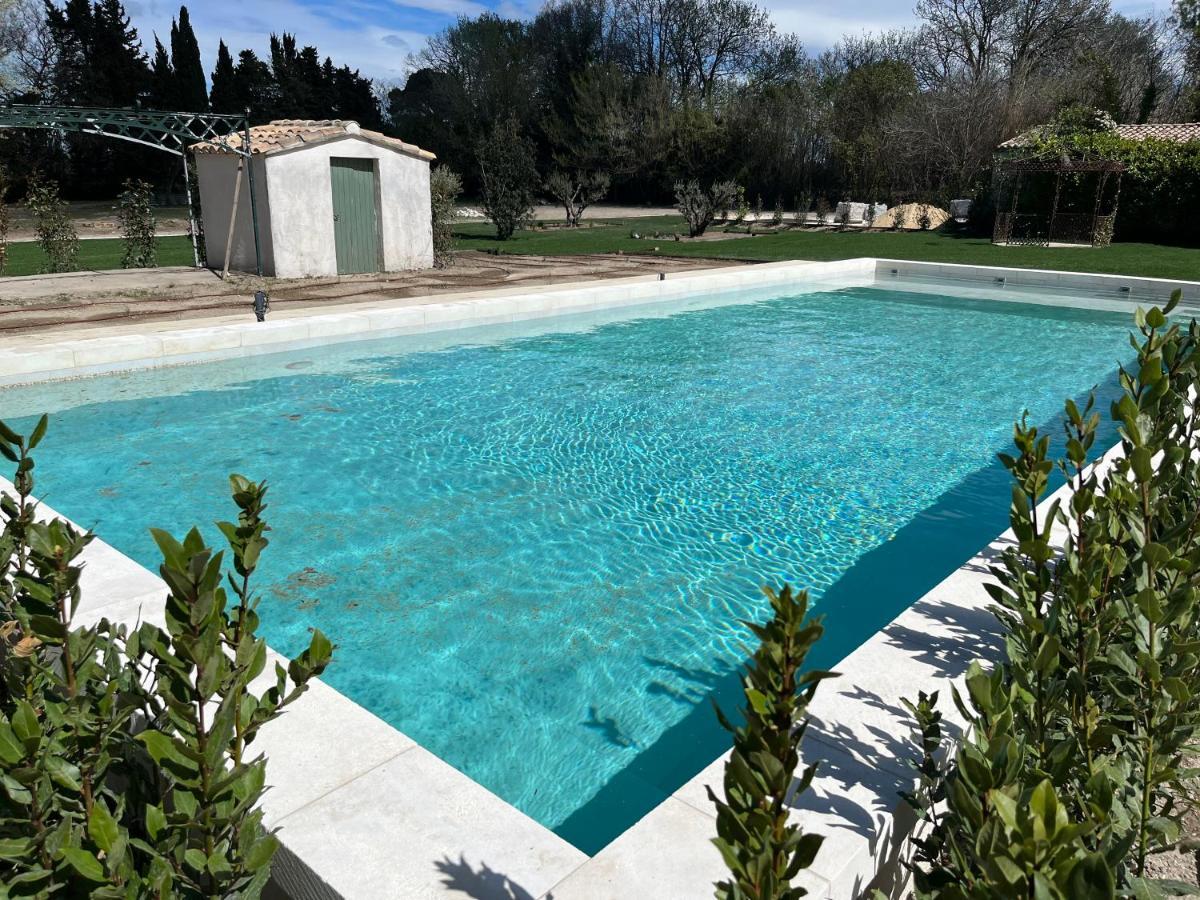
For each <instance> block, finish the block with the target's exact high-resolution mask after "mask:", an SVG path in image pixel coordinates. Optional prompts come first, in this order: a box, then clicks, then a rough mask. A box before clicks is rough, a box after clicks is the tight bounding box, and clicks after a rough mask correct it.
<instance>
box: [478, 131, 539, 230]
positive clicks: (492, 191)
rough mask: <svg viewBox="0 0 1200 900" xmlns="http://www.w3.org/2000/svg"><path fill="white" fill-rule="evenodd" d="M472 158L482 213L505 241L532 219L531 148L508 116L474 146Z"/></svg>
mask: <svg viewBox="0 0 1200 900" xmlns="http://www.w3.org/2000/svg"><path fill="white" fill-rule="evenodd" d="M475 155H476V158H477V159H478V161H479V176H480V183H481V185H482V188H483V208H484V211H485V212H486V213H487V215H488V218H489V219H491V220H492V224H494V225H495V226H496V237H497V238H499V239H500V240H502V241H507V240H508V239H509V238H510V237H512V235H513V232H514V231H516V230H517V229H518V228H520V227H521V226H523V225H524V224H526V223H527V222H529V221H530V220H531V219H532V218H533V201H534V194H533V192H534V191H535V190H536V189H537V185H538V173H537V168H536V166H535V163H534V151H533V146H532V144H531V143H530V142H529V140H528V139H527V138H526V137H525V136H524V135H523V134H522V133H521V126H520V124H519V123H518V122H517V119H516V117H515V116H509V117H508V118H506V119H502V120H501V121H500V122H497V123H496V125H495V126H493V128H492V130H491V132H490V133H489V134H488V136H487V137H486V138H484V139H483V140H481V141H480V142H479V143H478V144H477V145H476V147H475Z"/></svg>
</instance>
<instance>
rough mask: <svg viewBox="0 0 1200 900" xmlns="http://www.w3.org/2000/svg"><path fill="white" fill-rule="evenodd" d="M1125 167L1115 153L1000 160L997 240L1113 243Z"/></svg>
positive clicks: (1021, 243)
mask: <svg viewBox="0 0 1200 900" xmlns="http://www.w3.org/2000/svg"><path fill="white" fill-rule="evenodd" d="M1124 171H1125V166H1124V165H1123V164H1122V163H1120V162H1118V161H1116V160H1110V159H1053V160H1044V159H1010V160H1004V161H1001V162H999V163H998V164H997V167H996V228H995V231H994V232H993V234H992V242H993V243H996V244H1013V245H1019V246H1032V247H1049V246H1050V245H1052V244H1090V245H1091V246H1093V247H1106V246H1108V245H1109V244H1110V243H1112V238H1113V227H1114V225H1115V224H1116V220H1117V202H1118V200H1119V198H1120V194H1121V175H1122V173H1123V172H1124ZM1031 210H1033V211H1031Z"/></svg>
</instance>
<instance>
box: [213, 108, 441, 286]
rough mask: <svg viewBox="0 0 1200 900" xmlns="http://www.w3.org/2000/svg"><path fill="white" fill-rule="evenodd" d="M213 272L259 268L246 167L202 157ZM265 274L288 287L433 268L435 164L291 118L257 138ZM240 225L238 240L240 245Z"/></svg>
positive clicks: (216, 150)
mask: <svg viewBox="0 0 1200 900" xmlns="http://www.w3.org/2000/svg"><path fill="white" fill-rule="evenodd" d="M192 150H193V152H194V153H195V159H196V176H197V180H198V181H199V186H200V204H201V210H202V215H203V220H204V238H205V247H206V250H207V255H208V261H209V265H211V266H213V267H214V268H224V267H225V264H226V247H227V246H228V248H229V268H231V269H235V270H246V271H253V270H254V268H255V247H254V217H253V216H252V215H251V209H250V191H249V190H248V185H247V179H246V177H245V173H244V170H243V166H244V158H243V157H240V156H239V155H238V154H235V153H231V152H229V151H226V150H223V149H222V148H220V147H217V146H214V145H212V144H197V145H195V146H194V147H193V148H192ZM250 153H251V157H250V165H251V166H253V174H254V182H255V200H256V202H255V210H256V211H257V214H258V233H259V242H260V245H261V252H262V261H263V274H264V275H272V276H275V277H278V278H303V277H310V276H319V275H338V274H341V275H348V274H354V273H359V272H379V271H389V272H390V271H399V270H403V269H417V268H426V267H429V266H432V265H433V234H432V230H431V227H430V211H429V164H430V162H431V161H432V160H433V159H434V155H433V154H432V153H430V152H428V151H426V150H422V149H421V148H420V147H417V146H415V145H413V144H409V143H406V142H404V141H401V140H397V139H396V138H391V137H388V136H386V135H384V134H380V133H379V132H375V131H368V130H366V129H363V128H360V127H359V126H358V123H356V122H351V121H342V120H338V119H332V120H328V119H326V120H299V119H283V120H279V121H275V122H271V123H270V124H268V125H259V126H256V127H254V128H252V129H250ZM231 226H232V239H231V234H230V232H231Z"/></svg>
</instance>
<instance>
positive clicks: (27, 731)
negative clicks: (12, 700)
mask: <svg viewBox="0 0 1200 900" xmlns="http://www.w3.org/2000/svg"><path fill="white" fill-rule="evenodd" d="M12 729H13V731H14V732H16V735H17V737H18V738H20V740H21V742H22V743H24V744H25V747H26V749H28V750H32V749H33V748H34V747H36V746H37V744H38V741H39V740H41V737H42V726H41V725H40V724H39V723H38V717H37V713H36V712H35V711H34V709H33V705H32V704H31V703H30V702H29V701H28V700H21V701H18V703H17V708H16V710H15V711H14V712H13V717H12Z"/></svg>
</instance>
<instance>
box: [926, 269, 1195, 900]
mask: <svg viewBox="0 0 1200 900" xmlns="http://www.w3.org/2000/svg"><path fill="white" fill-rule="evenodd" d="M1179 299H1180V294H1179V292H1176V293H1175V295H1174V296H1173V297H1172V299H1171V302H1170V303H1169V304H1168V305H1167V306H1166V308H1164V309H1157V308H1155V309H1151V310H1150V311H1148V312H1143V311H1142V310H1138V313H1137V317H1136V319H1137V327H1138V331H1139V333H1140V339H1134V340H1133V345H1134V347H1135V348H1136V350H1137V361H1136V364H1135V365H1134V366H1133V367H1131V368H1129V369H1125V368H1122V369H1121V372H1120V384H1121V389H1122V390H1121V396H1120V397H1119V399H1118V400H1117V401H1116V402H1114V403H1113V405H1112V409H1111V415H1112V418H1113V420H1114V421H1115V422H1116V424H1117V425H1118V427H1119V431H1120V436H1121V441H1120V449H1121V453H1120V455H1118V456H1116V457H1115V458H1113V459H1111V460H1110V461H1109V463H1108V465H1105V466H1097V465H1094V464H1093V459H1094V449H1095V441H1096V433H1097V429H1098V427H1099V423H1100V415H1099V413H1097V412H1096V411H1095V410H1094V409H1093V406H1092V404H1091V403H1090V402H1089V403H1088V404H1086V405H1085V406H1083V407H1082V408H1080V407H1079V406H1078V405H1076V404H1075V403H1072V402H1070V401H1068V403H1067V405H1066V416H1065V429H1066V452H1065V456H1064V457H1063V458H1062V459H1059V460H1053V459H1051V458H1050V455H1049V439H1048V438H1047V436H1045V435H1042V434H1040V433H1039V432H1038V430H1037V429H1036V428H1033V427H1030V426H1028V425H1027V424H1025V423H1020V424H1018V425H1017V426H1016V429H1015V432H1014V444H1015V447H1016V452H1015V453H1013V454H1011V455H1004V456H1003V457H1002V459H1003V461H1004V464H1005V466H1006V467H1007V468H1008V469H1009V471H1010V472H1011V474H1012V478H1013V501H1012V506H1011V509H1010V521H1011V524H1012V528H1013V532H1014V534H1015V536H1016V545H1015V546H1013V547H1011V548H1009V549H1008V550H1006V551H1005V552H1004V554H1003V555H1002V556H1001V557H1000V559H999V561H998V563H997V565H995V566H994V567H993V569H992V573H993V575H994V576H995V578H996V584H994V585H991V586H989V591H990V593H991V595H992V597H993V599H994V600H995V602H996V607H995V613H996V616H997V617H998V619H999V621H1000V624H1001V627H1002V630H1003V634H1004V638H1005V649H1006V654H1005V659H1004V661H1003V662H1002V663H1001V664H1000V665H998V666H997V667H996V668H995V670H994V671H992V672H990V673H987V672H984V671H983V670H982V669H980V668H979V667H978V666H977V665H976V666H974V667H973V668H972V669H971V671H970V672H969V673H968V676H967V681H966V685H967V697H966V698H963V697H960V696H958V695H957V694H956V696H955V701H956V703H957V704H958V706H959V709H960V711H961V712H962V714H963V716H964V718H965V719H966V720H967V722H968V725H969V734H968V737H967V739H966V741H965V742H964V744H963V746H962V747H961V749H960V750H959V751H958V753H957V755H956V756H955V758H954V759H953V761H952V763H951V764H950V766H949V768H948V769H947V770H946V771H944V772H943V771H940V770H939V769H938V767H937V764H936V762H935V754H934V752H933V750H931V747H936V743H937V737H940V734H938V733H937V732H938V729H939V728H940V723H939V722H938V720H937V719H936V717H935V716H934V715H933V714H932V713H931V711H930V708H929V707H930V704H929V703H928V698H921V700H920V701H919V702H918V703H917V704H914V705H913V707H912V708H913V709H914V711H915V712H916V713H917V719H918V724H919V726H920V728H921V731H922V736H923V743H924V747H925V753H924V754H923V762H922V766H921V789H920V790H919V791H917V792H916V793H915V794H914V796H913V797H912V798H911V799H912V801H913V803H914V805H915V806H917V808H918V809H919V810H920V811H921V813H922V815H924V816H926V817H927V818H929V819H930V820H931V822H932V828H931V829H930V831H929V834H928V835H927V836H926V837H925V838H924V839H922V840H920V841H919V842H918V843H917V845H916V853H915V859H914V863H913V865H914V870H915V873H916V884H917V888H918V892H919V893H920V894H921V895H922V896H928V897H939V898H940V897H953V898H957V897H967V896H971V897H993V896H994V897H1001V896H1004V897H1009V896H1038V897H1046V898H1053V897H1064V898H1066V897H1080V896H1087V897H1106V896H1107V897H1111V896H1116V895H1117V894H1118V893H1120V894H1122V895H1136V896H1139V897H1154V896H1164V895H1166V894H1168V893H1174V892H1178V891H1181V890H1183V887H1182V886H1180V885H1176V884H1171V883H1165V882H1154V881H1151V880H1149V879H1148V878H1147V877H1146V874H1147V868H1146V863H1147V859H1148V858H1149V857H1150V856H1151V855H1152V854H1154V853H1160V852H1171V851H1175V850H1177V849H1179V848H1180V847H1181V828H1180V821H1181V818H1182V816H1183V814H1184V813H1185V812H1186V811H1187V809H1188V808H1189V807H1190V805H1191V804H1192V802H1193V800H1194V798H1192V797H1191V796H1190V795H1189V789H1188V782H1189V781H1190V780H1191V779H1192V778H1193V777H1194V776H1195V774H1196V773H1195V771H1193V770H1189V769H1187V768H1185V766H1184V758H1185V755H1186V753H1188V752H1189V751H1190V750H1193V749H1194V747H1195V745H1196V740H1197V738H1198V737H1200V692H1198V685H1200V465H1198V463H1197V454H1198V453H1200V435H1198V431H1197V424H1198V421H1197V410H1196V407H1195V405H1194V402H1193V401H1194V398H1195V392H1196V389H1197V385H1198V383H1200V382H1198V376H1200V326H1198V325H1197V323H1196V322H1195V321H1194V320H1193V321H1192V322H1191V323H1190V324H1189V326H1188V327H1187V328H1186V330H1185V329H1183V328H1181V327H1180V326H1179V325H1168V321H1167V315H1168V314H1169V313H1170V312H1171V311H1172V310H1173V308H1174V307H1175V305H1176V304H1177V303H1178V302H1179ZM1056 467H1057V468H1058V469H1059V470H1060V471H1061V472H1062V473H1063V474H1064V476H1065V477H1066V479H1067V480H1068V481H1069V482H1070V485H1071V488H1072V491H1073V492H1072V494H1071V497H1070V499H1069V500H1068V501H1067V502H1066V503H1065V504H1062V503H1059V502H1057V501H1056V502H1054V503H1052V504H1051V505H1050V506H1049V508H1048V509H1047V510H1045V511H1044V512H1043V511H1041V510H1039V503H1040V501H1041V500H1042V499H1043V497H1044V496H1045V494H1046V492H1047V490H1048V489H1049V483H1050V476H1051V474H1052V473H1053V471H1054V469H1055V468H1056ZM1061 527H1065V529H1066V532H1067V535H1066V538H1065V543H1063V544H1062V546H1060V545H1059V544H1060V541H1059V540H1058V539H1056V537H1055V536H1054V530H1055V529H1056V528H1061ZM931 735H933V737H931ZM1191 890H1193V889H1191V888H1188V891H1189V892H1190V891H1191Z"/></svg>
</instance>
